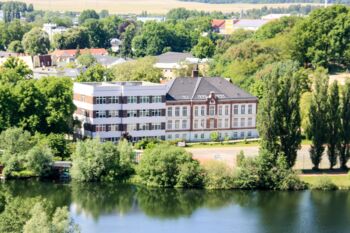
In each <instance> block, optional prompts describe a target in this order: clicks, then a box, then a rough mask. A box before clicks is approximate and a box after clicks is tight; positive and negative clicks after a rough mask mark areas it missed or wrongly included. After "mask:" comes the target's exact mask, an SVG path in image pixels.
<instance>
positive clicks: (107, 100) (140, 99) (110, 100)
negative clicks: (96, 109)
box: [82, 96, 163, 104]
mask: <svg viewBox="0 0 350 233" xmlns="http://www.w3.org/2000/svg"><path fill="white" fill-rule="evenodd" d="M119 98H120V97H119V96H97V97H96V104H118V103H119ZM82 101H83V102H85V98H83V100H82ZM162 102H163V101H162V96H127V97H126V103H127V104H136V103H141V104H146V103H147V104H148V103H162Z"/></svg>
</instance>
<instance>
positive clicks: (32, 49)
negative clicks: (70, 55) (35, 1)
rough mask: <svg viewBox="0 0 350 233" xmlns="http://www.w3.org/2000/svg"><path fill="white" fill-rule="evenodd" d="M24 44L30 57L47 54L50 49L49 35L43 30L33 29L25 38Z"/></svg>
mask: <svg viewBox="0 0 350 233" xmlns="http://www.w3.org/2000/svg"><path fill="white" fill-rule="evenodd" d="M22 44H23V48H24V50H25V52H26V53H28V54H30V55H37V54H47V52H48V51H49V49H50V40H49V35H48V34H47V33H46V32H45V31H43V30H41V28H38V27H37V28H33V29H32V30H30V31H29V32H27V33H26V34H25V35H24V36H23V40H22Z"/></svg>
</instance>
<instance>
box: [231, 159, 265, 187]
mask: <svg viewBox="0 0 350 233" xmlns="http://www.w3.org/2000/svg"><path fill="white" fill-rule="evenodd" d="M235 186H236V187H237V188H240V189H257V188H259V186H260V167H259V164H258V160H257V159H256V158H245V159H243V161H241V166H240V167H238V168H237V172H236V179H235Z"/></svg>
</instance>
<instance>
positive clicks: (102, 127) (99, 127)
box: [95, 123, 162, 132]
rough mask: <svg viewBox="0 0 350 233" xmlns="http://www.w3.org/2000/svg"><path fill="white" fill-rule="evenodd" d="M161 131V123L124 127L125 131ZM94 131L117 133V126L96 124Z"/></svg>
mask: <svg viewBox="0 0 350 233" xmlns="http://www.w3.org/2000/svg"><path fill="white" fill-rule="evenodd" d="M161 129H162V124H161V123H142V124H138V126H137V124H127V125H126V130H127V131H145V130H161ZM95 131H96V132H109V131H119V125H116V124H112V125H105V124H98V125H95Z"/></svg>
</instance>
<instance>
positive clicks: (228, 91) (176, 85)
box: [167, 77, 257, 101]
mask: <svg viewBox="0 0 350 233" xmlns="http://www.w3.org/2000/svg"><path fill="white" fill-rule="evenodd" d="M211 92H213V93H214V94H215V96H216V97H218V98H219V99H252V100H257V98H256V97H255V96H253V95H251V94H249V93H248V92H246V91H244V90H242V89H241V88H239V87H237V86H236V85H234V84H232V83H230V82H229V81H227V80H226V79H224V78H219V77H213V78H176V79H174V80H172V81H170V82H169V83H168V93H167V100H169V101H171V100H173V101H176V100H206V98H207V97H208V96H209V94H210V93H211Z"/></svg>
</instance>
